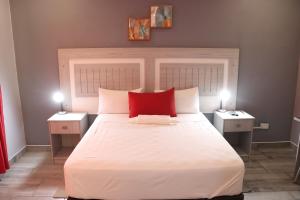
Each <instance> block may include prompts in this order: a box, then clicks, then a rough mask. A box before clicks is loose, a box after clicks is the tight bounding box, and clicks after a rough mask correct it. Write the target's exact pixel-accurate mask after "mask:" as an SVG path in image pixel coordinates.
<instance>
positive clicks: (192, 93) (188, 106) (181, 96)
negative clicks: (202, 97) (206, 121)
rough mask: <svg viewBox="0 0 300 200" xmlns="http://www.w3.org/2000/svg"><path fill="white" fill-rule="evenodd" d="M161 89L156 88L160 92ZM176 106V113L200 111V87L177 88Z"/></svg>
mask: <svg viewBox="0 0 300 200" xmlns="http://www.w3.org/2000/svg"><path fill="white" fill-rule="evenodd" d="M159 91H161V90H155V92H159ZM175 107H176V113H179V114H180V113H181V114H188V113H199V112H200V109H199V107H200V103H199V89H198V87H194V88H189V89H184V90H175Z"/></svg>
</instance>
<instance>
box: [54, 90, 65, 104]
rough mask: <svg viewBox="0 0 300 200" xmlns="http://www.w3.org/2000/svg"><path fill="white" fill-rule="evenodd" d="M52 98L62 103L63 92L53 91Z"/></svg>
mask: <svg viewBox="0 0 300 200" xmlns="http://www.w3.org/2000/svg"><path fill="white" fill-rule="evenodd" d="M52 99H53V101H54V102H56V103H62V102H63V101H64V99H65V97H64V95H63V93H61V92H60V91H57V92H54V93H53V96H52Z"/></svg>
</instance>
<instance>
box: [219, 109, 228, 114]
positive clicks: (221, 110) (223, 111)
mask: <svg viewBox="0 0 300 200" xmlns="http://www.w3.org/2000/svg"><path fill="white" fill-rule="evenodd" d="M217 111H218V112H221V113H225V112H227V110H225V109H218V110H217Z"/></svg>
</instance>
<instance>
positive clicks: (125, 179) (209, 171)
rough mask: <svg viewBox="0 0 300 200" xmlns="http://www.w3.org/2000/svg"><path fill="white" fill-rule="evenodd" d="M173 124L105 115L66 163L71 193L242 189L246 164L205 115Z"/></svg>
mask: <svg viewBox="0 0 300 200" xmlns="http://www.w3.org/2000/svg"><path fill="white" fill-rule="evenodd" d="M177 120H178V123H176V124H173V125H146V124H133V123H129V121H128V115H126V114H110V115H109V114H107V115H99V116H98V117H97V119H96V120H95V122H94V123H93V125H92V127H91V128H90V129H89V130H88V132H87V133H86V135H85V136H84V137H83V139H82V140H81V142H80V143H79V144H78V145H77V147H76V148H75V150H74V151H73V153H72V154H71V156H70V157H69V158H68V160H67V161H66V163H65V166H64V173H65V184H66V194H67V195H68V196H71V197H76V198H84V199H89V198H94V199H179V198H180V199H182V198H185V199H186V198H212V197H215V196H223V195H237V194H239V193H241V192H242V185H243V176H244V163H243V161H242V160H241V158H240V157H239V156H238V155H237V153H236V152H235V151H234V150H233V148H232V147H231V146H230V145H229V144H228V143H227V141H226V140H225V139H224V138H223V137H222V135H221V134H220V133H218V132H217V130H216V129H215V128H214V127H213V126H212V125H211V124H210V122H209V121H208V120H207V119H206V118H205V116H204V115H203V114H182V115H178V117H177Z"/></svg>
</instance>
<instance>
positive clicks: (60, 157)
mask: <svg viewBox="0 0 300 200" xmlns="http://www.w3.org/2000/svg"><path fill="white" fill-rule="evenodd" d="M48 127H49V135H50V145H51V151H52V158H53V162H64V161H65V160H66V159H67V158H68V157H69V155H70V154H71V153H72V151H73V149H74V147H75V146H76V145H77V144H78V142H79V141H80V139H81V137H82V136H83V135H84V133H85V132H86V130H87V129H88V118H87V113H66V114H54V115H53V116H52V117H50V118H49V119H48Z"/></svg>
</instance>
